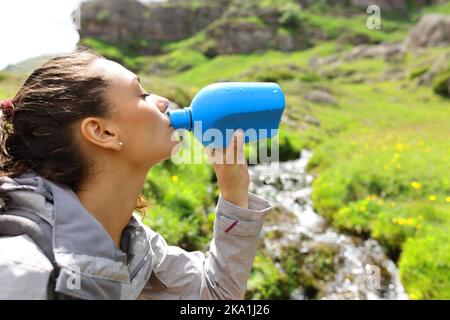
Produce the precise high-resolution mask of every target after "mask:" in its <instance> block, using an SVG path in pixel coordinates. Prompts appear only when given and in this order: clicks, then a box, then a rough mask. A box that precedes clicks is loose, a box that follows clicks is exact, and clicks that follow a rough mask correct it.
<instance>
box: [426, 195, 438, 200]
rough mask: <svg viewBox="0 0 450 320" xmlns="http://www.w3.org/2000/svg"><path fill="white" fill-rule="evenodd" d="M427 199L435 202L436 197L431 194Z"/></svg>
mask: <svg viewBox="0 0 450 320" xmlns="http://www.w3.org/2000/svg"><path fill="white" fill-rule="evenodd" d="M428 199H429V200H430V201H436V200H437V197H436V196H435V195H434V194H432V195H430V196H428Z"/></svg>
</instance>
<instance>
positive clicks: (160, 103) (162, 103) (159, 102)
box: [151, 94, 170, 113]
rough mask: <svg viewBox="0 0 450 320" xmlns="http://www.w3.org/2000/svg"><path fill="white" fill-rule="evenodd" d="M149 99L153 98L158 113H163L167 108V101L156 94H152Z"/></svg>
mask: <svg viewBox="0 0 450 320" xmlns="http://www.w3.org/2000/svg"><path fill="white" fill-rule="evenodd" d="M151 97H152V98H153V100H154V102H155V105H156V107H157V108H158V109H159V111H161V112H163V113H165V112H166V111H167V109H168V108H169V104H170V102H169V100H168V99H166V98H164V97H161V96H158V95H156V94H152V95H151Z"/></svg>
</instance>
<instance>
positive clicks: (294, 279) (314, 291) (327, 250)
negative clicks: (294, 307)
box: [280, 243, 338, 299]
mask: <svg viewBox="0 0 450 320" xmlns="http://www.w3.org/2000/svg"><path fill="white" fill-rule="evenodd" d="M337 253H338V249H337V248H336V247H333V246H330V245H327V244H323V243H317V244H314V245H312V246H311V247H309V248H308V249H307V251H306V252H304V251H303V250H300V249H299V247H298V246H295V245H291V246H288V247H285V248H284V249H283V250H282V254H281V262H280V264H281V267H282V268H283V270H284V272H286V274H287V275H288V279H289V280H288V284H289V288H290V290H291V292H292V291H293V290H295V289H297V288H298V287H302V288H303V292H304V294H305V298H307V299H317V298H320V297H321V295H322V292H323V289H324V286H325V284H326V283H327V282H329V281H331V280H332V279H334V277H335V274H336V270H335V265H334V256H335V255H336V254H337Z"/></svg>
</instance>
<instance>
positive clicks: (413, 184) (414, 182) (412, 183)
mask: <svg viewBox="0 0 450 320" xmlns="http://www.w3.org/2000/svg"><path fill="white" fill-rule="evenodd" d="M411 187H413V188H414V189H416V190H419V189H420V188H422V184H420V183H419V182H417V181H413V182H411Z"/></svg>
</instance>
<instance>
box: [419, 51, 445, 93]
mask: <svg viewBox="0 0 450 320" xmlns="http://www.w3.org/2000/svg"><path fill="white" fill-rule="evenodd" d="M449 61H450V53H449V52H448V53H446V54H443V55H442V56H440V57H439V58H438V59H437V60H436V61H435V62H434V63H433V64H432V65H431V67H430V68H429V69H428V70H427V71H426V72H425V73H424V74H423V75H421V76H420V77H419V79H418V81H417V83H418V84H419V85H430V84H431V83H432V82H433V80H434V79H435V78H436V76H437V75H438V74H441V73H442V72H444V71H446V70H447V69H448V68H449Z"/></svg>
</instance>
